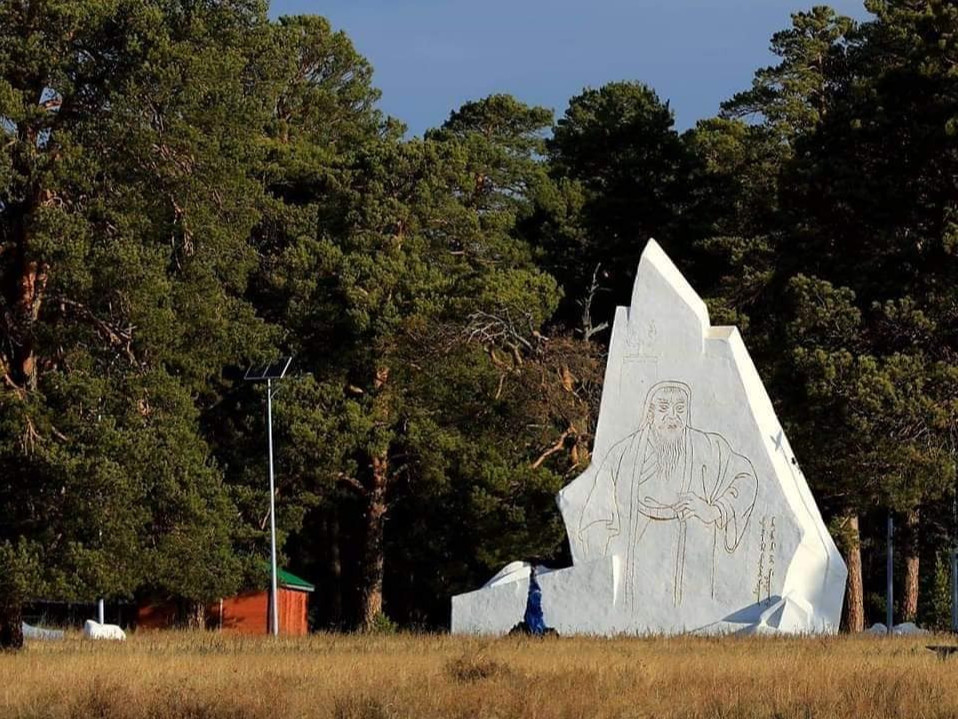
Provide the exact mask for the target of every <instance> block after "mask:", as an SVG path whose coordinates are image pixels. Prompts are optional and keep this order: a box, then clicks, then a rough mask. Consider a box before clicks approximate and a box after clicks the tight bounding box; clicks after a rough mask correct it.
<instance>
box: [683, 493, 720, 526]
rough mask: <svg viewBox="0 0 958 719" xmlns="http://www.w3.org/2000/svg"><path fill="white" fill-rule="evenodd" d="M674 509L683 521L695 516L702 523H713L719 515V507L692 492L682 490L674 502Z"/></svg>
mask: <svg viewBox="0 0 958 719" xmlns="http://www.w3.org/2000/svg"><path fill="white" fill-rule="evenodd" d="M674 506H675V511H676V512H677V513H678V516H679V519H681V520H682V521H683V522H684V521H687V520H689V519H691V518H692V517H695V518H696V519H698V520H699V521H700V522H702V523H703V524H714V523H715V522H717V521H718V520H719V518H720V517H721V512H719V508H718V507H716V506H715V505H714V504H709V502H707V501H706V500H704V499H702V498H701V497H700V496H698V495H697V494H695V493H693V492H683V493H682V494H680V495H679V501H678V502H676V503H675V505H674Z"/></svg>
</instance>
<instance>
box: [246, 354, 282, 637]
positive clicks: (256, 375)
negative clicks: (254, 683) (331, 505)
mask: <svg viewBox="0 0 958 719" xmlns="http://www.w3.org/2000/svg"><path fill="white" fill-rule="evenodd" d="M292 361H293V358H292V357H280V358H279V360H278V361H276V362H273V363H271V364H268V365H266V366H265V367H250V368H249V369H248V370H247V371H246V375H245V377H244V379H246V380H247V381H250V382H261V381H263V380H266V438H267V448H268V449H267V452H268V456H269V552H270V583H269V633H270V634H272V635H273V636H274V637H276V636H279V604H278V602H277V597H276V486H275V480H274V475H273V380H274V379H275V380H280V379H282V378H283V377H284V376H285V375H286V370H288V369H289V365H290V363H291V362H292Z"/></svg>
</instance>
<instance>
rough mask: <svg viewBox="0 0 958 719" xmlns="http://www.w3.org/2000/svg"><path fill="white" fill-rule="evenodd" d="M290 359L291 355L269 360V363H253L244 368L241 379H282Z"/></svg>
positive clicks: (252, 380)
mask: <svg viewBox="0 0 958 719" xmlns="http://www.w3.org/2000/svg"><path fill="white" fill-rule="evenodd" d="M292 361H293V358H292V357H280V358H279V359H278V360H276V361H275V362H270V363H269V364H265V365H254V366H253V367H250V368H249V369H248V370H246V374H245V375H244V376H243V379H246V380H249V381H251V382H256V381H257V380H264V379H282V378H283V376H284V375H285V374H286V370H288V369H289V365H290V363H291V362H292Z"/></svg>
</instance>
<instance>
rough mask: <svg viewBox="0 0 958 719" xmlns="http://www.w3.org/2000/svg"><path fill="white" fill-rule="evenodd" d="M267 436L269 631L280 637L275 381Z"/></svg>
mask: <svg viewBox="0 0 958 719" xmlns="http://www.w3.org/2000/svg"><path fill="white" fill-rule="evenodd" d="M266 436H267V438H268V440H267V441H268V443H269V544H270V546H269V552H270V585H269V630H270V634H272V635H273V636H274V637H276V636H279V607H278V605H277V601H276V599H277V598H276V488H275V481H274V479H273V379H272V378H271V377H268V378H267V379H266Z"/></svg>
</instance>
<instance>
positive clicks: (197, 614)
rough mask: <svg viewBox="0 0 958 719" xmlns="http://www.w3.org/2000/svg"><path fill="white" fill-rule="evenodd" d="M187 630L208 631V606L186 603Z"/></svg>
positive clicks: (195, 602) (192, 602) (194, 602)
mask: <svg viewBox="0 0 958 719" xmlns="http://www.w3.org/2000/svg"><path fill="white" fill-rule="evenodd" d="M186 628H187V629H192V630H194V631H195V630H201V631H202V630H205V629H206V604H205V603H204V602H197V601H194V600H187V601H186Z"/></svg>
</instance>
